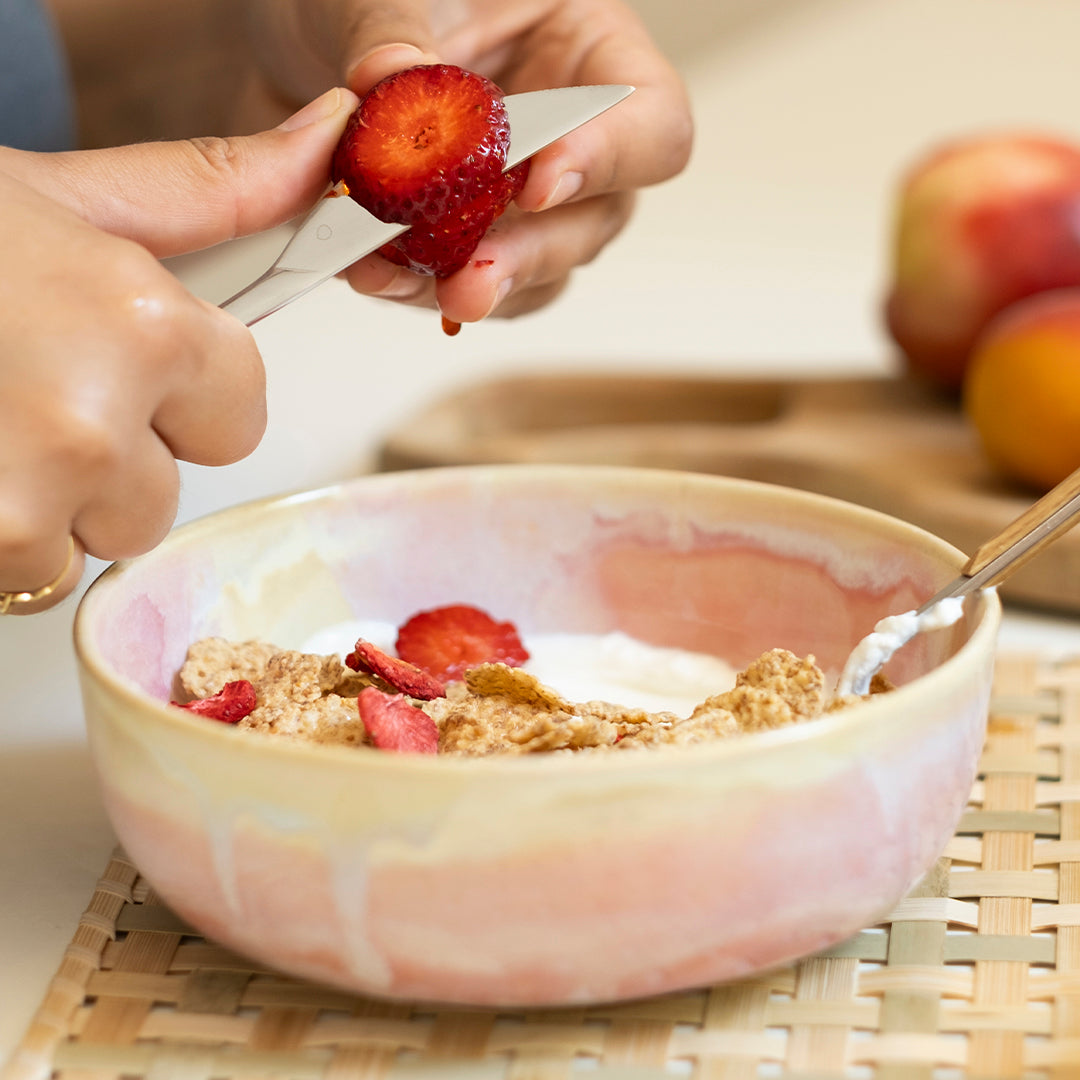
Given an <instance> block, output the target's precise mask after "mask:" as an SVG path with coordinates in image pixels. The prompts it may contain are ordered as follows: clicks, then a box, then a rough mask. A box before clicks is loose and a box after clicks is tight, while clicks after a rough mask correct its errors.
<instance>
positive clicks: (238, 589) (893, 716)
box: [76, 465, 1000, 1006]
mask: <svg viewBox="0 0 1080 1080" xmlns="http://www.w3.org/2000/svg"><path fill="white" fill-rule="evenodd" d="M963 561H964V557H963V556H962V555H961V553H960V552H958V551H957V550H956V549H954V548H952V547H950V546H949V545H948V544H946V543H945V542H943V541H941V540H939V539H937V538H935V537H934V536H931V535H929V534H927V533H925V532H923V531H921V530H919V529H916V528H914V527H912V526H910V525H907V524H905V523H903V522H900V521H897V520H895V519H892V518H889V517H886V516H883V515H881V514H878V513H875V512H873V511H869V510H865V509H862V508H859V507H856V506H852V505H849V504H846V503H842V502H838V501H835V500H832V499H827V498H823V497H820V496H816V495H812V494H807V493H804V492H798V491H793V490H788V489H785V488H778V487H774V486H768V485H761V484H755V483H751V482H746V481H736V480H728V479H723V478H719V477H714V476H706V475H700V474H688V473H679V472H672V471H663V470H644V469H626V468H607V467H602V466H600V467H591V466H590V467H564V466H530V465H507V466H485V467H463V468H445V469H430V470H420V471H415V472H402V473H390V474H381V475H373V476H367V477H363V478H360V479H357V480H355V481H353V482H349V483H346V484H342V485H340V486H336V487H332V488H329V489H326V490H322V491H315V492H312V493H307V494H302V495H296V496H293V497H286V498H279V499H275V500H270V501H263V502H259V503H255V504H252V505H246V506H241V507H238V508H235V509H231V510H228V511H225V512H223V513H219V514H215V515H213V516H212V517H209V518H206V519H203V520H201V521H197V522H195V523H193V524H189V525H186V526H184V527H182V528H179V529H177V530H175V531H174V533H173V534H172V535H171V536H170V537H169V538H168V539H167V540H166V541H165V542H164V543H163V544H162V545H161V546H160V547H159V548H158V549H157V550H155V551H154V552H152V553H151V554H149V555H147V556H144V557H142V558H139V559H135V560H132V561H130V562H127V563H123V564H118V565H117V566H114V567H112V568H110V569H109V570H108V571H107V572H106V573H105V574H104V575H103V576H102V577H101V578H100V579H99V580H98V581H97V582H96V583H95V584H94V585H93V586H92V587H91V589H90V590H89V591H88V593H87V595H86V597H85V599H84V601H83V603H82V605H81V607H80V609H79V612H78V615H77V620H76V644H77V649H78V656H79V661H80V670H81V678H82V683H83V691H84V698H85V709H86V718H87V723H88V730H89V741H90V745H91V748H92V753H93V757H94V760H95V762H96V767H97V770H98V772H99V774H100V778H101V785H102V790H103V793H104V801H105V804H106V807H107V810H108V813H109V815H110V817H111V819H112V822H113V824H114V826H115V829H116V832H117V834H118V836H119V839H120V841H121V842H122V844H123V845H124V847H125V848H126V850H127V851H128V853H129V854H130V855H131V856H132V857H133V859H134V860H135V862H136V863H137V864H138V866H139V867H140V869H141V870H142V872H143V873H144V874H145V876H146V877H147V879H148V880H149V881H150V882H151V883H152V884H153V886H154V888H155V889H156V890H157V891H158V893H159V894H160V895H161V897H163V898H164V900H165V901H166V902H167V903H168V904H169V905H170V906H171V907H172V908H173V909H174V910H175V911H176V912H177V913H178V914H179V915H181V916H182V917H183V918H184V919H186V920H187V921H188V922H190V924H191V925H193V926H194V927H196V928H197V929H199V930H200V931H201V932H202V933H204V934H206V935H207V936H209V937H210V938H212V939H216V940H217V941H219V942H221V943H223V944H225V945H227V946H230V947H232V948H234V949H236V950H238V951H240V952H242V953H244V954H247V955H249V956H251V957H253V958H256V959H258V960H260V961H262V962H264V963H266V964H269V965H272V966H274V967H277V968H279V969H281V970H284V971H287V972H291V973H293V974H297V975H302V976H308V977H311V978H313V979H317V980H322V981H324V982H327V983H331V984H336V985H337V986H340V987H344V988H348V989H351V990H355V991H361V992H365V993H370V994H373V995H377V996H383V997H389V998H407V999H424V1000H436V1001H443V1002H449V1003H461V1004H476V1005H502V1006H506V1005H555V1004H558V1005H566V1004H571V1003H584V1002H594V1001H611V1000H619V999H625V998H631V997H638V996H642V995H651V994H656V993H660V992H663V991H670V990H676V989H680V988H686V987H690V986H695V985H704V984H708V983H712V982H715V981H719V980H727V979H732V978H734V977H737V976H743V975H746V974H748V973H750V972H754V971H756V970H759V969H762V968H765V967H769V966H772V965H775V964H779V963H782V962H785V961H790V960H792V959H794V958H796V957H799V956H802V955H805V954H808V953H811V952H813V951H816V950H819V949H822V948H824V947H826V946H829V945H832V944H834V943H836V942H839V941H841V940H842V939H844V938H847V937H848V936H850V935H852V934H854V933H856V932H857V931H859V930H860V929H861V928H863V927H865V926H867V925H870V924H873V923H874V922H875V921H876V920H880V919H881V918H882V917H883V916H884V915H885V914H886V913H888V912H889V910H890V909H891V908H892V907H893V905H895V904H896V903H897V902H898V901H899V900H900V899H901V898H902V897H903V896H904V895H905V893H906V891H907V890H908V889H909V888H910V886H911V885H912V884H913V883H914V882H915V881H916V880H917V879H918V878H919V876H920V875H921V874H922V873H923V872H925V871H926V869H927V868H928V867H929V866H930V865H931V864H932V862H933V861H934V859H935V858H936V857H937V856H938V855H939V853H940V852H941V850H942V849H943V847H944V845H945V844H946V842H947V841H948V839H949V837H950V836H951V834H952V831H953V829H954V828H955V825H956V823H957V821H958V819H959V816H960V814H961V812H962V809H963V807H964V805H965V801H966V797H967V795H968V793H969V788H970V785H971V782H972V780H973V777H974V773H975V767H976V762H977V759H978V756H979V753H980V747H981V742H982V738H983V734H984V727H985V722H986V716H987V708H988V695H989V689H990V681H991V668H992V660H993V654H994V641H995V635H996V629H997V626H998V622H999V619H1000V608H999V605H998V601H997V598H996V596H995V595H994V594H988V595H984V596H981V597H978V598H976V599H975V600H974V601H972V602H969V604H968V605H967V611H966V616H965V618H964V619H963V620H962V621H961V622H960V623H959V624H957V625H956V626H955V627H953V628H951V629H949V630H944V631H936V632H934V633H932V634H927V635H924V636H923V637H921V638H918V639H916V640H915V641H914V642H912V643H911V644H910V645H909V646H907V647H905V649H904V650H902V651H901V653H899V654H898V655H897V657H896V659H895V661H894V663H893V665H892V668H891V674H892V677H893V679H894V680H895V681H896V682H897V683H898V689H897V690H896V691H895V692H894V693H891V694H887V695H880V696H878V697H876V698H875V699H873V700H871V701H869V702H866V703H864V704H860V705H857V706H855V707H854V708H851V709H849V710H846V711H843V712H839V713H836V714H833V715H831V716H829V717H827V718H825V719H823V720H820V721H816V722H812V723H808V724H804V725H801V726H798V727H793V728H788V729H784V730H779V731H775V732H768V733H764V734H755V735H750V736H743V737H738V738H734V739H729V740H726V741H721V742H717V743H716V744H712V745H708V746H699V747H696V748H664V749H658V750H649V751H638V752H632V753H620V754H593V755H588V754H583V755H576V756H575V755H562V754H560V755H554V756H544V755H533V756H529V757H508V758H446V759H440V758H435V757H427V756H422V755H401V754H392V753H387V752H379V751H375V750H368V749H349V748H345V747H323V746H311V745H300V744H297V743H295V742H292V741H289V740H287V739H283V738H281V737H274V736H269V735H260V734H256V733H253V732H249V731H243V730H237V729H235V728H231V727H229V726H226V725H223V724H220V723H215V722H211V721H207V720H202V719H200V718H198V717H194V716H191V715H189V714H187V713H185V712H183V711H181V710H178V709H175V708H171V707H170V706H169V705H168V704H167V702H168V700H169V698H170V696H171V695H173V694H174V679H175V676H176V673H177V670H178V668H179V667H180V665H181V663H182V661H183V659H184V654H185V651H186V649H187V647H188V645H189V643H190V642H192V641H194V640H196V639H198V638H201V637H204V636H206V635H221V636H224V637H228V638H232V639H237V640H243V639H248V638H256V637H257V638H262V639H264V640H269V641H272V642H274V643H276V644H278V645H280V646H283V647H300V646H302V645H303V643H304V642H305V641H306V640H307V639H308V638H309V637H310V636H311V635H312V634H313V633H315V632H316V631H318V630H320V629H322V628H324V627H326V626H328V625H331V624H335V623H339V622H341V621H344V620H349V619H355V618H360V617H371V618H376V619H385V620H388V621H390V622H392V623H397V622H400V621H402V620H403V619H404V618H405V617H407V616H408V615H411V614H412V613H413V612H415V611H418V610H421V609H424V608H428V607H432V606H435V605H438V604H443V603H452V602H467V603H472V604H477V605H479V606H480V607H483V608H486V609H487V610H489V611H491V612H492V613H494V614H496V615H497V616H498V617H499V618H505V619H512V620H513V621H514V622H515V623H517V625H518V627H519V628H520V629H521V631H522V633H523V635H524V636H526V637H527V636H528V635H529V634H530V633H532V632H540V631H556V630H561V631H573V632H597V633H601V632H606V631H611V630H622V631H625V632H627V633H629V634H631V635H633V636H635V637H637V638H641V639H643V640H645V641H648V642H653V643H656V644H660V645H665V646H679V647H683V648H688V649H694V650H700V651H705V652H710V653H713V654H716V655H718V656H721V657H724V658H725V659H727V660H728V661H730V662H731V663H732V664H734V665H736V666H742V665H745V664H746V663H747V662H749V661H750V660H752V659H753V658H754V657H756V656H757V655H759V654H760V653H761V652H763V651H764V650H766V649H768V648H771V647H774V646H784V647H786V648H788V649H791V650H792V651H794V652H796V653H799V654H806V653H813V654H814V655H815V656H816V657H817V659H818V661H819V663H820V664H821V665H822V666H823V667H824V668H825V669H826V670H827V671H828V672H829V673H830V674H831V675H833V676H835V674H837V673H838V671H839V669H840V667H841V665H842V663H843V660H844V658H845V657H846V656H847V653H848V651H849V650H850V648H851V647H852V645H853V644H854V643H855V642H856V641H857V640H858V639H859V638H861V637H862V636H863V635H864V634H865V633H867V632H868V631H869V630H870V629H871V628H872V627H873V624H874V623H875V621H876V620H877V619H878V618H879V617H880V616H883V615H885V614H889V613H894V612H899V611H904V610H907V609H910V608H911V607H914V606H915V605H916V604H917V602H918V601H920V600H922V599H923V598H925V597H926V596H928V595H931V594H932V593H933V592H934V591H935V590H936V588H937V587H938V586H940V585H942V584H943V583H944V582H945V581H947V580H949V579H950V578H951V577H953V576H955V574H956V572H957V570H958V568H959V567H960V566H961V565H962V563H963Z"/></svg>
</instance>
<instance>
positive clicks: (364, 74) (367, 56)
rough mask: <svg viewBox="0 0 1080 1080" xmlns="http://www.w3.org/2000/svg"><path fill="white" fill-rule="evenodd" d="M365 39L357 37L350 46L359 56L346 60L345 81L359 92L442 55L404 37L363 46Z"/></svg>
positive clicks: (361, 92) (433, 60)
mask: <svg viewBox="0 0 1080 1080" xmlns="http://www.w3.org/2000/svg"><path fill="white" fill-rule="evenodd" d="M365 44H366V42H365V41H357V42H356V44H355V45H354V47H353V49H352V50H351V51H352V52H353V53H355V54H356V57H357V58H356V60H355V61H353V62H352V63H350V64H347V66H346V68H345V71H346V82H348V84H349V86H351V87H352V89H353V90H355V91H356V93H358V94H361V95H362V94H366V93H367V92H368V90H370V89H371V88H372V87H373V86H374V85H375V84H376V83H377V82H379V81H380V80H381V79H385V78H386V77H387V76H388V75H393V74H394V73H395V72H397V71H403V70H404V69H405V68H410V67H416V65H417V64H437V63H439V62H440V57H439V56H438V54H437V53H436V52H435V51H434V49H433V48H427V49H425V48H422V47H421V46H419V45H410V44H406V43H405V42H402V41H396V42H390V43H389V44H385V45H376V46H374V47H373V48H370V49H366V50H365V49H364V45H365Z"/></svg>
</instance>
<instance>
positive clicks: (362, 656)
mask: <svg viewBox="0 0 1080 1080" xmlns="http://www.w3.org/2000/svg"><path fill="white" fill-rule="evenodd" d="M345 666H346V667H349V668H352V670H353V671H364V672H370V673H371V674H372V675H378V676H379V678H380V679H382V680H383V681H384V682H388V683H389V684H390V685H391V686H392V687H393V688H394V689H395V690H400V691H401V693H403V694H408V695H409V697H413V698H419V699H420V700H421V701H430V700H431V699H432V698H438V697H445V695H446V687H444V686H443V684H442V683H441V682H440V681H439V680H438V679H436V678H435V676H434V675H431V674H429V673H428V672H426V671H424V670H423V669H422V668H418V667H417V666H416V665H415V664H410V663H409V662H408V661H407V660H399V659H398V658H397V657H396V656H390V655H389V654H388V653H384V652H383V651H382V649H380V648H379V647H378V645H373V644H372V643H371V642H370V641H365V640H364V639H363V638H360V639H359V641H357V643H356V645H355V646H354V647H353V651H352V652H351V653H349V655H348V656H346V657H345Z"/></svg>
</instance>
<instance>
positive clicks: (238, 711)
mask: <svg viewBox="0 0 1080 1080" xmlns="http://www.w3.org/2000/svg"><path fill="white" fill-rule="evenodd" d="M169 704H170V705H176V706H177V707H178V708H180V709H187V711H188V712H193V713H196V714H197V715H199V716H205V717H207V719H209V720H220V721H221V722H222V723H223V724H236V723H239V722H240V721H241V720H243V719H244V717H245V716H247V715H248V714H249V713H251V712H254V710H255V706H256V704H257V702H256V699H255V687H254V686H252V685H251V683H249V682H248V681H247V679H237V680H236V681H235V682H227V683H226V684H225V685H224V686H223V687H222V688H221V689H220V690H219V691H218V692H217V693H216V694H211V696H210V697H207V698H198V699H197V700H195V701H189V702H187V703H186V704H184V705H181V704H180V702H179V701H172V702H170V703H169Z"/></svg>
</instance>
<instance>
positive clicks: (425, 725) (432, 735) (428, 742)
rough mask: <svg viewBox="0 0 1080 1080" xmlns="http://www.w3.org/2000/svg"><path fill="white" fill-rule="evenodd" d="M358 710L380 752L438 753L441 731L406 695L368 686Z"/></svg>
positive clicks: (358, 700) (358, 702)
mask: <svg viewBox="0 0 1080 1080" xmlns="http://www.w3.org/2000/svg"><path fill="white" fill-rule="evenodd" d="M357 707H358V709H359V710H360V719H361V720H362V721H363V724H364V727H365V728H366V729H367V733H368V735H370V736H371V741H372V742H373V743H374V744H375V745H376V746H377V747H378V748H379V749H380V750H397V751H399V752H401V753H407V754H435V753H438V750H439V729H438V728H437V727H436V726H435V721H434V720H432V719H431V717H430V716H428V715H427V713H425V712H422V711H421V710H420V709H418V708H417V707H416V706H415V705H412V704H410V703H409V702H408V701H407V700H406V699H405V697H404V696H403V695H402V694H384V693H383V692H382V691H381V690H379V689H378V688H377V687H374V686H365V687H364V689H363V690H361V691H360V696H359V697H358V698H357Z"/></svg>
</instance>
